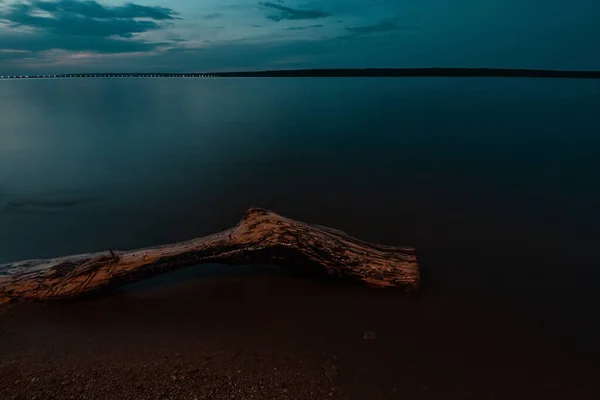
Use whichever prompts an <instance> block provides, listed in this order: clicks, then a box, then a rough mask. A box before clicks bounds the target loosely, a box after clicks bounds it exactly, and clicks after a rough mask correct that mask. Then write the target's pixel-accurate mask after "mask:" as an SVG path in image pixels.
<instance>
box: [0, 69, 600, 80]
mask: <svg viewBox="0 0 600 400" xmlns="http://www.w3.org/2000/svg"><path fill="white" fill-rule="evenodd" d="M103 75H120V76H136V75H137V76H149V75H155V76H157V77H161V76H173V77H179V76H181V77H186V76H189V77H197V76H208V77H515V78H518V77H523V78H585V79H600V70H555V69H526V68H447V67H425V68H304V69H279V70H256V71H227V72H223V71H221V72H210V71H208V72H61V73H42V74H5V75H0V79H25V78H46V77H56V78H58V77H60V78H63V77H102V76H103Z"/></svg>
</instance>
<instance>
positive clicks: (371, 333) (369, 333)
mask: <svg viewBox="0 0 600 400" xmlns="http://www.w3.org/2000/svg"><path fill="white" fill-rule="evenodd" d="M377 337H378V336H377V333H376V332H374V331H366V332H365V333H364V334H363V339H365V340H374V339H377Z"/></svg>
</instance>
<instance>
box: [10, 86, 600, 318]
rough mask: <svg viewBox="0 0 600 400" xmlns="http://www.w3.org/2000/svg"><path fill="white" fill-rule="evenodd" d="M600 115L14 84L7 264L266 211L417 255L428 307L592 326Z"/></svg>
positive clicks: (481, 102)
mask: <svg viewBox="0 0 600 400" xmlns="http://www.w3.org/2000/svg"><path fill="white" fill-rule="evenodd" d="M599 110H600V82H598V81H574V80H542V79H540V80H525V79H521V80H511V79H495V80H490V79H425V78H423V79H304V80H300V79H298V80H294V79H271V80H269V79H237V80H236V79H224V78H223V79H215V80H193V79H159V80H156V79H155V80H152V79H121V80H116V79H115V80H109V79H95V80H84V79H76V80H39V81H35V80H33V81H8V82H2V83H1V85H0V263H1V262H8V261H13V260H17V259H27V258H37V257H52V256H60V255H65V254H70V253H79V252H87V251H99V250H105V249H108V248H116V249H127V248H132V247H138V246H148V245H155V244H160V243H165V242H170V241H175V240H182V239H187V238H190V237H195V236H199V235H204V234H208V233H212V232H214V231H216V230H220V229H224V228H227V227H229V226H231V225H233V224H235V223H236V222H237V220H238V219H239V217H240V216H241V215H242V214H243V211H244V209H245V208H246V207H248V206H259V207H265V208H270V209H273V210H274V211H276V212H279V213H282V214H285V215H288V216H291V217H293V218H297V219H301V220H305V221H308V222H315V223H319V224H323V225H331V226H334V227H336V228H339V229H342V230H345V231H347V232H349V233H351V234H353V235H355V236H357V237H360V238H363V239H365V240H370V241H374V242H381V243H389V244H398V245H405V244H407V245H414V246H416V247H417V250H418V251H419V254H420V260H421V265H422V269H423V274H424V276H425V279H426V285H427V286H428V287H429V288H430V290H451V291H460V290H475V291H481V292H485V293H497V294H498V298H503V297H507V298H512V299H519V300H518V302H515V303H519V304H520V305H519V307H518V308H521V309H522V310H524V312H533V313H538V312H542V311H543V310H546V311H545V312H546V313H547V314H548V315H550V314H552V315H562V318H563V320H561V321H563V322H564V321H566V319H570V318H575V317H574V315H575V312H574V311H573V310H579V311H577V315H578V316H579V318H580V320H578V321H585V320H586V318H588V317H586V316H585V313H587V312H588V311H590V310H594V309H595V307H596V305H597V304H598V302H597V297H596V296H595V294H594V290H593V289H594V286H597V285H598V279H599V278H600V269H599V268H598V267H600V252H599V251H598V250H600V157H599V155H600V112H599ZM519 296H521V297H519ZM522 298H526V299H528V301H527V302H524V301H521V300H522ZM565 299H568V300H565ZM540 310H542V311H540ZM581 310H583V311H581ZM532 315H533V314H532ZM536 315H537V314H536ZM587 315H588V316H589V315H591V314H587ZM589 318H591V317H589ZM589 318H588V319H589Z"/></svg>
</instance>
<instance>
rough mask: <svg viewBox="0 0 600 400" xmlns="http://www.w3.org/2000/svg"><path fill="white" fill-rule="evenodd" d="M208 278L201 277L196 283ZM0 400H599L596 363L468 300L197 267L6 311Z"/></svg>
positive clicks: (264, 270)
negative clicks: (94, 294)
mask: <svg viewBox="0 0 600 400" xmlns="http://www.w3.org/2000/svg"><path fill="white" fill-rule="evenodd" d="M203 268H204V269H203ZM0 324H1V325H0V345H1V347H0V348H1V351H0V398H3V399H4V398H5V399H15V400H16V399H190V400H191V399H251V398H254V399H478V400H479V399H509V398H510V399H567V398H571V399H588V398H589V399H594V398H598V396H599V395H600V389H599V388H598V386H597V383H596V382H595V380H594V379H595V377H596V376H597V373H598V372H599V370H598V368H597V366H598V364H597V363H596V362H595V361H594V359H593V357H591V356H590V353H586V352H585V351H583V350H584V349H582V348H581V347H577V346H576V344H575V343H572V342H569V341H566V340H563V339H561V338H560V337H559V336H553V335H549V334H548V332H547V331H545V330H544V329H542V327H541V326H540V325H539V324H537V323H536V322H535V321H532V320H528V319H526V318H521V317H519V316H515V315H513V314H511V313H508V312H506V309H504V308H503V309H500V308H499V307H496V306H495V305H494V304H493V302H486V301H484V300H482V297H481V296H479V295H478V294H476V293H469V292H466V291H463V292H462V294H460V295H458V294H454V295H452V296H449V295H447V294H444V293H441V292H438V291H436V290H435V289H430V290H427V289H426V290H425V291H423V292H422V293H420V294H418V295H406V294H402V293H399V292H397V291H393V290H373V289H369V288H364V287H361V286H354V285H348V284H339V283H335V282H330V281H321V280H315V279H309V278H307V277H303V276H297V275H294V274H292V273H289V272H287V271H285V270H281V269H279V268H275V267H242V268H240V267H223V266H205V267H193V268H189V269H186V270H181V271H178V272H175V273H172V274H170V275H167V276H162V277H157V278H152V279H151V280H149V281H146V282H140V283H137V284H135V285H132V286H129V287H126V288H123V289H120V290H118V291H117V292H115V293H112V294H111V295H110V296H104V297H102V298H90V299H86V300H79V301H71V302H66V303H49V304H41V303H30V304H11V305H8V306H4V307H3V308H2V310H1V314H0Z"/></svg>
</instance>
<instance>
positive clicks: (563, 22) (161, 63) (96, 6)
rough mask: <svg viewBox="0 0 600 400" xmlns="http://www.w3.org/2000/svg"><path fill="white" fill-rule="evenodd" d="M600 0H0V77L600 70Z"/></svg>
mask: <svg viewBox="0 0 600 400" xmlns="http://www.w3.org/2000/svg"><path fill="white" fill-rule="evenodd" d="M598 21H600V1H599V0H569V1H566V0H526V1H525V0H485V1H483V0H269V1H262V0H168V1H167V0H133V2H123V1H120V0H98V1H96V0H85V1H80V0H27V1H15V0H0V75H1V74H5V75H7V74H21V73H30V74H33V73H40V74H42V73H70V72H71V73H75V72H209V71H215V72H216V71H240V70H266V69H295V68H369V67H371V68H377V67H380V68H386V67H387V68H411V67H487V68H543V69H576V70H589V69H596V70H600V51H599V50H598V49H600V23H599V22H598Z"/></svg>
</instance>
